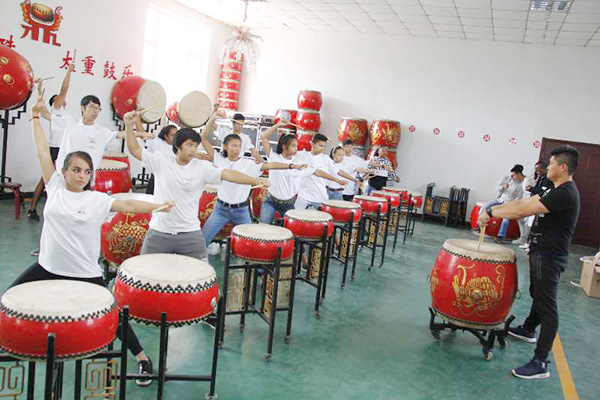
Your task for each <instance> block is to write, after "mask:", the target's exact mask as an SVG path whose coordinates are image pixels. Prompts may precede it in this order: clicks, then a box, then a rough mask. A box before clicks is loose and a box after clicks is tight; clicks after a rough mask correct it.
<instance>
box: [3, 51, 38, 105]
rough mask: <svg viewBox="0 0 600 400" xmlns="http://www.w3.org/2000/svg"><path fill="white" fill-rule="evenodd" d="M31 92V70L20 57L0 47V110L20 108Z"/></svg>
mask: <svg viewBox="0 0 600 400" xmlns="http://www.w3.org/2000/svg"><path fill="white" fill-rule="evenodd" d="M32 91H33V69H32V68H31V65H30V64H29V61H27V60H26V59H25V57H23V56H22V55H20V54H19V53H17V52H16V51H14V50H13V49H10V48H8V47H6V46H2V45H0V110H12V109H13V108H17V107H21V106H22V105H23V104H24V103H26V102H27V100H29V96H31V92H32Z"/></svg>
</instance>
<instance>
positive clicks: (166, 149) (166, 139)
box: [146, 125, 177, 194]
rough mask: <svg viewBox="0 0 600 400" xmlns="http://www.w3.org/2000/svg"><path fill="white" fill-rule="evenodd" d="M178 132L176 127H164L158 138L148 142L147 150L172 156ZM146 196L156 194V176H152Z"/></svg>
mask: <svg viewBox="0 0 600 400" xmlns="http://www.w3.org/2000/svg"><path fill="white" fill-rule="evenodd" d="M176 132H177V127H176V126H175V125H167V126H164V127H163V128H162V129H161V130H160V133H159V134H158V136H157V137H155V138H154V139H150V140H147V141H146V148H147V149H148V151H151V152H153V153H154V152H155V151H156V152H159V153H163V154H172V153H173V139H174V138H175V133H176ZM146 194H154V174H150V179H149V180H148V186H147V187H146Z"/></svg>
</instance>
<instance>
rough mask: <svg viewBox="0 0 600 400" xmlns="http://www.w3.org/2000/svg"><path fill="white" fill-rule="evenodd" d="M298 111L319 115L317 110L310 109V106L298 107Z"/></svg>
mask: <svg viewBox="0 0 600 400" xmlns="http://www.w3.org/2000/svg"><path fill="white" fill-rule="evenodd" d="M300 113H305V114H316V115H317V116H319V117H320V115H319V111H315V110H311V109H310V108H299V109H298V114H300Z"/></svg>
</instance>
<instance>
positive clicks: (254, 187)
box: [250, 185, 265, 189]
mask: <svg viewBox="0 0 600 400" xmlns="http://www.w3.org/2000/svg"><path fill="white" fill-rule="evenodd" d="M261 187H265V185H256V186H252V187H251V188H250V189H258V188H261Z"/></svg>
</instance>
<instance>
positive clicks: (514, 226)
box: [471, 203, 521, 239]
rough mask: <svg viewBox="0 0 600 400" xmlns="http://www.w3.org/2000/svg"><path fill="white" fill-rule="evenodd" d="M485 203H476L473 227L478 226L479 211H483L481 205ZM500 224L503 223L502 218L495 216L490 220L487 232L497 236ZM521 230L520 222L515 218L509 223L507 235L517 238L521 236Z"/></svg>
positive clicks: (472, 215) (486, 228)
mask: <svg viewBox="0 0 600 400" xmlns="http://www.w3.org/2000/svg"><path fill="white" fill-rule="evenodd" d="M484 204H485V203H476V204H475V206H474V207H473V210H472V211H471V228H473V229H475V228H477V227H478V225H477V218H479V213H480V211H481V207H483V206H484ZM500 225H502V218H496V217H493V218H492V219H491V220H490V222H489V223H488V224H487V226H486V227H485V234H486V235H490V236H494V237H497V236H498V232H500ZM520 235H521V230H520V229H519V223H518V221H517V220H515V219H511V220H510V221H509V223H508V230H507V231H506V237H507V238H511V239H516V238H518V237H520Z"/></svg>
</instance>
